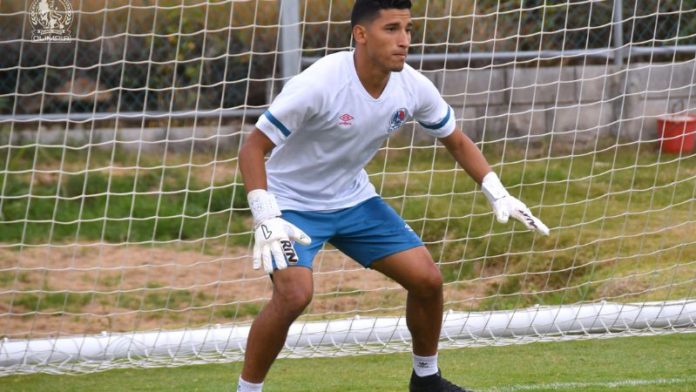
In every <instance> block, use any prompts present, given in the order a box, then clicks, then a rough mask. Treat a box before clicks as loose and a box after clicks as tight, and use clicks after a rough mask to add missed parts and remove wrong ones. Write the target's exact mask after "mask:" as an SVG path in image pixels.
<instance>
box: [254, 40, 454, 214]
mask: <svg viewBox="0 0 696 392" xmlns="http://www.w3.org/2000/svg"><path fill="white" fill-rule="evenodd" d="M412 118H413V119H415V120H417V121H418V122H419V123H420V124H421V125H422V126H423V127H424V128H425V129H426V130H427V132H428V133H429V134H431V135H433V136H435V137H438V138H440V137H445V136H447V135H449V134H450V133H452V131H453V130H454V128H455V124H454V113H453V111H452V108H451V107H450V106H449V105H448V104H447V103H446V102H445V101H444V100H443V99H442V97H441V96H440V93H439V92H438V91H437V89H436V88H435V86H434V85H433V84H432V83H431V82H430V80H428V79H427V78H426V77H425V76H423V75H422V74H420V73H419V72H418V71H416V70H414V69H413V68H412V67H410V66H409V65H408V64H406V65H405V66H404V69H403V71H401V72H392V74H391V75H390V77H389V82H388V83H387V86H386V87H385V88H384V91H383V92H382V95H381V96H380V97H379V98H374V97H372V96H371V95H370V94H369V93H368V92H367V90H365V88H364V87H363V85H362V83H361V82H360V80H359V79H358V75H357V73H356V70H355V64H354V63H353V52H340V53H335V54H331V55H328V56H325V57H324V58H322V59H321V60H319V61H317V62H316V63H314V64H313V65H312V66H310V67H309V68H307V69H306V70H305V71H303V72H302V73H300V74H299V75H297V76H295V77H293V78H292V79H291V80H290V81H289V82H288V83H287V84H286V85H285V87H284V88H283V90H282V92H281V93H280V94H279V95H278V96H277V97H276V99H275V100H274V101H273V103H272V104H271V106H270V108H269V109H268V111H266V112H265V113H264V114H263V115H262V116H261V117H260V118H259V120H258V121H257V122H256V127H257V128H258V129H259V130H261V131H262V132H263V133H264V134H265V135H266V136H268V138H269V139H271V141H273V143H274V144H275V145H276V147H275V148H274V149H273V152H272V153H271V156H270V158H269V159H268V161H267V162H266V171H267V174H268V190H269V192H271V193H273V194H274V195H275V196H276V199H277V200H278V205H279V206H280V208H281V209H289V210H297V211H322V210H336V209H340V208H347V207H352V206H354V205H356V204H358V203H360V202H362V201H365V200H367V199H369V198H371V197H374V196H376V195H377V192H376V191H375V188H374V186H373V185H372V184H371V183H370V181H369V179H368V176H367V173H366V172H365V169H364V167H365V165H366V164H367V163H368V162H369V161H370V160H371V159H372V157H373V156H374V155H375V153H376V152H377V151H378V150H379V148H380V147H381V146H382V145H383V144H384V141H385V140H386V139H387V138H388V137H389V136H390V135H391V134H393V133H394V132H396V131H397V130H398V129H399V128H400V127H401V126H402V125H403V124H404V123H405V122H406V121H409V120H410V119H412Z"/></svg>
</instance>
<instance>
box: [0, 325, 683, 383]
mask: <svg viewBox="0 0 696 392" xmlns="http://www.w3.org/2000/svg"><path fill="white" fill-rule="evenodd" d="M694 347H696V334H693V333H691V334H675V335H662V336H652V337H624V338H615V339H595V340H581V341H567V342H555V343H533V344H527V345H518V346H503V347H476V348H463V349H452V350H443V351H442V352H441V353H440V367H441V368H442V370H443V373H444V374H445V375H446V377H447V378H449V379H451V380H452V381H455V382H458V383H461V384H462V385H466V386H467V387H469V388H475V390H476V391H490V392H505V391H509V392H513V391H589V392H592V391H615V390H618V391H637V392H641V391H684V392H686V391H694V390H696V365H695V364H696V350H694ZM240 369H241V363H239V362H236V363H231V364H214V365H197V366H185V367H179V368H160V369H128V370H110V371H106V372H101V373H94V374H88V375H70V376H55V375H46V374H37V375H25V376H11V377H6V378H0V389H1V390H2V391H5V392H10V391H26V392H31V391H41V392H50V391H104V392H108V391H231V390H232V385H233V384H234V382H235V381H236V378H237V376H238V375H239V372H240ZM409 374H410V355H409V354H388V355H369V356H358V357H343V358H320V359H280V360H278V361H277V362H276V364H275V365H274V367H273V368H272V370H271V373H270V375H269V378H268V380H267V382H266V384H265V388H264V390H265V391H268V392H273V391H283V392H289V391H351V392H362V391H364V392H367V391H370V392H375V391H405V390H407V382H408V377H409Z"/></svg>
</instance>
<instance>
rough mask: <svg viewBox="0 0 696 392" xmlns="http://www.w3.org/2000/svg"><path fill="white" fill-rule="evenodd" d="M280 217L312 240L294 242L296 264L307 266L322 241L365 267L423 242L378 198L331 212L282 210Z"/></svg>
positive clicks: (308, 266) (310, 264)
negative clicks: (307, 242) (302, 242)
mask: <svg viewBox="0 0 696 392" xmlns="http://www.w3.org/2000/svg"><path fill="white" fill-rule="evenodd" d="M282 218H283V219H285V220H286V221H288V222H290V223H292V224H294V225H295V226H297V227H299V228H300V229H302V230H303V231H304V232H305V233H307V235H309V237H310V238H311V239H312V243H311V244H309V245H301V244H298V243H295V244H294V245H295V251H296V252H297V256H298V259H299V260H298V262H297V264H295V265H299V266H303V267H307V268H310V269H311V268H312V260H314V256H316V254H317V253H318V252H319V250H321V248H322V246H323V245H324V243H325V242H329V243H330V244H331V245H333V246H335V247H336V248H337V249H338V250H340V251H341V252H343V253H345V254H346V255H347V256H349V257H350V258H352V259H353V260H355V261H357V262H358V263H360V264H361V265H362V266H363V267H365V268H369V267H370V265H371V264H372V263H373V262H375V261H377V260H379V259H381V258H383V257H387V256H389V255H392V254H394V253H398V252H401V251H404V250H407V249H411V248H415V247H418V246H422V245H423V242H422V241H421V239H420V238H419V237H418V235H416V233H415V232H414V231H413V230H412V229H411V227H409V226H408V225H407V224H406V222H404V220H403V219H401V217H400V216H399V215H398V214H397V213H396V211H394V209H392V208H391V207H390V206H389V205H388V204H387V203H385V202H384V200H382V198H381V197H373V198H371V199H368V200H365V201H364V202H362V203H360V204H358V205H356V206H354V207H349V208H344V209H340V210H337V211H332V212H316V211H294V210H284V211H283V216H282Z"/></svg>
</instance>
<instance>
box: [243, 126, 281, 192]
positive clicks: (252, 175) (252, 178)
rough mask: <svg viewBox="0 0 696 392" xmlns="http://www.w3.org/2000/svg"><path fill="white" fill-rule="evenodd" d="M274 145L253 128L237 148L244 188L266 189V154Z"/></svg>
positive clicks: (251, 189) (249, 189) (249, 190)
mask: <svg viewBox="0 0 696 392" xmlns="http://www.w3.org/2000/svg"><path fill="white" fill-rule="evenodd" d="M273 147H275V145H274V144H273V142H272V141H271V139H269V138H268V136H266V135H264V133H263V132H261V131H259V130H258V129H256V128H254V130H253V131H252V132H251V134H250V135H249V138H248V139H247V140H246V141H245V142H244V145H242V149H241V150H239V170H240V171H241V172H242V180H243V181H244V189H246V191H247V193H249V192H251V191H253V190H254V189H266V187H267V184H266V161H265V157H266V155H267V154H268V153H269V152H271V150H273Z"/></svg>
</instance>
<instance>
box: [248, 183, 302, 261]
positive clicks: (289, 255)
mask: <svg viewBox="0 0 696 392" xmlns="http://www.w3.org/2000/svg"><path fill="white" fill-rule="evenodd" d="M247 199H248V200H249V208H251V213H252V215H253V216H254V253H253V260H254V261H253V263H254V264H253V267H254V269H259V268H261V264H262V263H263V269H264V270H265V271H266V273H269V274H271V273H273V261H274V260H275V266H276V268H278V269H284V268H286V267H287V266H288V262H289V263H290V264H296V263H297V262H298V258H297V253H296V252H295V248H294V246H293V241H297V242H299V243H300V244H302V245H309V244H310V243H311V242H312V240H311V239H310V238H309V236H308V235H307V234H305V233H304V232H303V231H302V230H300V229H299V228H298V227H297V226H295V225H293V224H292V223H290V222H288V221H286V220H284V219H283V218H281V217H280V215H281V213H280V208H278V203H277V202H276V200H275V197H274V196H273V194H271V193H269V192H267V191H266V190H264V189H254V190H253V191H251V192H249V194H248V195H247Z"/></svg>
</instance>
